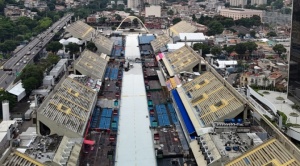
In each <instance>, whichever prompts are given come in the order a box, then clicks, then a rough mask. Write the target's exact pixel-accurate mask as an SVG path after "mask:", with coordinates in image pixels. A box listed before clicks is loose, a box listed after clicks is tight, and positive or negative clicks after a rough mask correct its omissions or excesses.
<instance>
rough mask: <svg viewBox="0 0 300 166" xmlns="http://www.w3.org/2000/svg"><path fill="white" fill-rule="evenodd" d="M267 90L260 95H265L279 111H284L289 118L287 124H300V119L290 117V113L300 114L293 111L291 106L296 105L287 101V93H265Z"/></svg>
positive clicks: (261, 91)
mask: <svg viewBox="0 0 300 166" xmlns="http://www.w3.org/2000/svg"><path fill="white" fill-rule="evenodd" d="M265 91H266V90H260V91H258V92H259V93H261V94H263V95H264V96H263V97H264V98H265V99H267V100H269V101H270V102H271V103H272V104H273V105H274V106H275V107H276V109H277V110H279V111H282V112H284V113H285V115H286V116H287V117H288V119H287V123H297V124H300V118H299V117H298V118H297V117H293V116H290V113H297V114H298V115H300V112H299V111H297V110H295V109H293V108H292V107H291V106H292V105H293V104H294V103H293V102H292V101H290V100H289V99H287V94H286V93H281V92H275V91H268V92H269V94H266V93H264V92H265ZM278 97H280V98H282V99H283V100H278V99H276V98H278Z"/></svg>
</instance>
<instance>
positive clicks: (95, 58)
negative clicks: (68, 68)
mask: <svg viewBox="0 0 300 166" xmlns="http://www.w3.org/2000/svg"><path fill="white" fill-rule="evenodd" d="M108 61H109V57H108V56H107V55H106V54H101V55H98V54H96V53H93V52H92V51H89V50H84V51H83V52H82V53H81V56H80V57H79V58H78V59H77V60H76V62H75V63H74V69H75V71H78V72H80V73H81V74H83V75H89V76H91V77H92V78H95V79H100V80H102V79H103V77H104V72H105V69H106V66H107V62H108Z"/></svg>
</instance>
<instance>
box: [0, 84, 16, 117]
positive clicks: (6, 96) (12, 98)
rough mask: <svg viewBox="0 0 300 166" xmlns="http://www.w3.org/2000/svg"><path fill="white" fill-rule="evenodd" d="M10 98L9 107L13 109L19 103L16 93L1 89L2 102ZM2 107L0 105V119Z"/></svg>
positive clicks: (0, 99)
mask: <svg viewBox="0 0 300 166" xmlns="http://www.w3.org/2000/svg"><path fill="white" fill-rule="evenodd" d="M4 100H8V101H9V109H10V110H11V109H13V108H14V107H15V106H16V103H17V97H16V96H15V95H12V94H10V93H8V92H7V91H5V90H3V89H1V90H0V102H1V103H2V101H4ZM2 118H3V116H2V107H0V119H2Z"/></svg>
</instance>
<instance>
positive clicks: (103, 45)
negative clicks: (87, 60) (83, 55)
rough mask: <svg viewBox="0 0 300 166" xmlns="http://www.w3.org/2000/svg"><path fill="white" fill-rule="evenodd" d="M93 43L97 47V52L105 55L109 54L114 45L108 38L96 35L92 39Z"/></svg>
mask: <svg viewBox="0 0 300 166" xmlns="http://www.w3.org/2000/svg"><path fill="white" fill-rule="evenodd" d="M94 43H95V45H96V47H97V52H99V53H104V54H106V55H111V53H112V50H113V47H114V42H113V41H112V40H110V39H109V38H107V37H105V36H102V35H98V36H97V37H96V38H95V39H94Z"/></svg>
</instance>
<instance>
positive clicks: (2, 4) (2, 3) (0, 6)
mask: <svg viewBox="0 0 300 166" xmlns="http://www.w3.org/2000/svg"><path fill="white" fill-rule="evenodd" d="M4 8H5V1H4V0H0V12H1V13H3V12H4Z"/></svg>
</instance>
